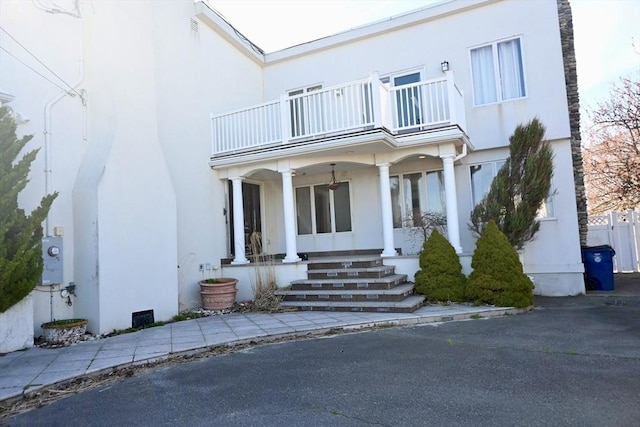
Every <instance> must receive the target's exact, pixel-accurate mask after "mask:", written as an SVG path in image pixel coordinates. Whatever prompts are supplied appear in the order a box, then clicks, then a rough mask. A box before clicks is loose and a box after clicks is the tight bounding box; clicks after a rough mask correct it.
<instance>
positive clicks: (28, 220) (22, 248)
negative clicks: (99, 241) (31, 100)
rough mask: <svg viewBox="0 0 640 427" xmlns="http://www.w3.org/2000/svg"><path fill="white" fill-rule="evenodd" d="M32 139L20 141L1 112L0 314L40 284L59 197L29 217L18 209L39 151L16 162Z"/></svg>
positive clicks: (51, 196)
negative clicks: (45, 231)
mask: <svg viewBox="0 0 640 427" xmlns="http://www.w3.org/2000/svg"><path fill="white" fill-rule="evenodd" d="M31 138H32V136H31V135H27V136H24V137H22V138H20V139H18V138H17V136H16V124H15V121H14V120H13V117H12V116H11V113H10V110H9V109H8V108H7V107H2V108H0V313H4V312H5V311H7V310H8V309H9V308H11V307H12V306H14V305H15V304H16V303H18V302H20V301H22V300H23V299H24V297H26V296H27V295H28V294H29V293H30V292H31V291H32V290H33V288H35V287H36V285H37V284H38V283H40V280H41V276H42V268H43V264H44V262H43V260H42V222H43V221H44V220H45V218H46V216H47V213H48V212H49V208H50V207H51V204H52V203H53V200H54V199H55V198H56V196H57V193H55V194H49V195H47V196H45V197H44V198H43V199H42V200H41V202H40V205H39V206H37V207H36V208H35V209H34V210H33V211H32V212H31V214H30V215H27V214H26V213H25V211H24V210H23V209H20V208H19V207H18V194H19V193H20V191H22V190H23V189H24V188H25V187H26V185H27V182H29V180H28V178H27V176H28V175H29V169H30V167H31V162H33V160H34V159H35V158H36V155H37V154H38V150H32V151H29V152H28V153H26V154H25V155H24V156H23V157H22V158H21V159H20V160H17V159H18V155H19V154H20V152H21V151H22V149H23V148H24V146H25V145H26V144H27V142H29V141H30V140H31Z"/></svg>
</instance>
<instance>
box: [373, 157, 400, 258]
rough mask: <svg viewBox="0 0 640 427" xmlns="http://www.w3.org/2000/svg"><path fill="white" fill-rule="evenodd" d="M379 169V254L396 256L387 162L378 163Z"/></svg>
mask: <svg viewBox="0 0 640 427" xmlns="http://www.w3.org/2000/svg"><path fill="white" fill-rule="evenodd" d="M378 169H379V170H380V205H381V206H380V208H381V210H382V238H383V241H384V249H383V250H382V253H381V254H380V256H383V257H389V256H396V255H398V253H397V252H396V248H395V244H394V242H393V213H392V210H391V185H390V184H389V164H388V163H385V164H383V165H378Z"/></svg>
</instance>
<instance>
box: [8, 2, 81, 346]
mask: <svg viewBox="0 0 640 427" xmlns="http://www.w3.org/2000/svg"><path fill="white" fill-rule="evenodd" d="M0 26H1V27H2V28H3V29H4V30H5V31H6V32H7V33H9V34H10V35H11V37H13V38H14V39H15V40H13V39H12V38H11V37H10V36H9V35H7V33H5V32H4V31H0V41H1V44H2V47H3V48H5V49H7V50H8V51H10V52H11V54H12V55H13V56H15V57H17V58H14V57H12V56H10V55H9V54H8V53H6V52H4V51H2V52H0V57H1V59H0V88H2V89H3V90H6V91H8V92H9V93H11V94H12V95H14V96H15V98H14V99H13V100H12V101H11V102H10V103H9V106H10V107H11V108H12V109H13V110H14V111H16V112H19V113H21V114H22V115H23V116H24V117H27V118H28V119H29V121H28V122H26V123H21V124H19V125H18V128H17V133H18V136H22V135H33V139H32V140H31V141H30V142H29V143H28V144H27V146H26V147H25V149H24V152H27V151H29V150H33V149H39V150H40V151H39V153H38V156H37V157H36V159H35V161H34V162H33V163H32V164H31V173H30V174H29V183H28V185H27V187H26V188H25V190H24V191H22V192H21V193H20V196H19V203H20V206H21V207H22V208H24V209H25V210H26V211H27V212H30V211H31V210H32V209H33V208H34V207H35V206H37V204H38V203H39V201H40V199H41V198H42V197H43V196H44V195H45V191H46V190H47V188H48V191H49V192H53V191H58V192H59V194H58V197H57V198H56V200H55V201H54V203H53V205H52V207H51V210H50V213H49V221H48V222H47V223H46V224H45V234H49V235H51V234H53V228H54V227H59V228H58V230H60V231H61V232H62V235H63V236H62V237H63V271H64V278H63V282H64V284H63V286H66V285H67V284H68V283H69V282H72V281H74V280H75V278H74V256H75V247H74V245H73V240H74V223H73V207H72V189H73V185H74V180H75V177H76V174H77V172H78V168H79V166H80V164H81V162H82V158H83V156H84V154H85V151H86V147H87V143H86V141H85V140H84V139H83V135H84V133H83V130H84V126H83V123H84V122H83V105H82V101H81V99H80V96H79V95H78V94H77V93H75V92H73V91H72V90H71V88H70V87H69V86H67V85H66V84H65V83H63V82H62V81H61V80H60V79H62V80H64V82H66V83H68V84H69V85H71V86H74V85H75V84H76V83H79V82H82V67H81V59H82V54H81V52H82V41H83V37H82V21H81V19H78V18H75V17H73V16H70V15H64V14H50V13H46V12H44V11H42V10H39V9H37V8H36V7H35V6H34V5H32V4H31V2H23V1H11V0H8V1H1V2H0ZM44 29H46V31H45V30H44ZM43 34H55V37H50V36H43ZM16 40H17V42H16ZM18 42H19V43H20V44H22V45H23V46H24V47H26V48H27V49H29V52H30V53H29V52H27V51H26V50H25V49H23V48H22V47H20V45H19V44H18ZM32 55H35V56H36V57H37V58H38V60H40V61H42V62H43V63H44V64H46V65H47V67H49V68H50V69H51V70H53V71H54V72H55V73H56V74H57V76H59V78H58V77H56V76H55V75H53V74H52V73H51V72H50V71H48V70H47V69H46V68H45V67H44V66H43V65H42V64H41V63H39V62H38V60H36V59H35V58H34V57H33V56H32ZM23 63H25V64H27V65H29V66H30V67H32V68H34V69H35V70H36V71H38V72H39V73H40V74H42V75H43V76H44V77H42V76H40V75H38V74H36V72H34V71H32V70H30V69H29V68H27V67H26V66H25V65H24V64H23ZM45 77H46V79H45ZM47 79H48V80H50V81H48V80H47ZM80 89H81V87H77V88H76V89H75V90H77V91H78V92H79V93H80V92H81V90H80ZM67 91H69V94H65V92H67ZM47 106H48V108H47ZM45 117H46V118H47V119H48V120H47V121H48V126H45ZM45 132H47V133H46V134H45ZM45 136H46V138H45ZM46 140H47V141H48V142H49V143H48V144H45V142H46ZM45 159H49V162H48V164H45ZM45 170H47V171H48V172H46V173H45ZM45 176H48V177H47V178H45ZM45 181H48V183H47V184H45ZM59 289H60V287H59V286H52V287H50V286H38V287H37V288H36V289H35V291H34V292H33V293H32V299H33V304H32V307H33V312H34V319H33V320H32V321H33V323H32V324H33V325H34V326H35V333H36V336H38V335H40V324H41V323H43V322H47V321H50V320H52V319H53V318H57V319H60V318H69V317H73V313H74V309H75V308H76V307H77V305H76V303H77V299H76V298H73V297H72V303H73V304H74V305H73V306H71V307H70V306H68V305H67V304H66V299H63V298H60V296H59ZM78 295H81V296H82V297H83V298H86V297H87V294H86V293H85V291H84V290H81V287H78Z"/></svg>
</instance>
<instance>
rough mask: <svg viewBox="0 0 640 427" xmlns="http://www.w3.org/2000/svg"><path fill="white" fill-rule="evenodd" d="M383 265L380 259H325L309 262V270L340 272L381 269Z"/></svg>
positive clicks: (365, 257)
mask: <svg viewBox="0 0 640 427" xmlns="http://www.w3.org/2000/svg"><path fill="white" fill-rule="evenodd" d="M381 265H383V264H382V258H380V257H371V256H369V257H367V256H359V257H325V258H321V259H318V260H309V263H308V264H307V270H340V269H350V268H371V267H379V266H381Z"/></svg>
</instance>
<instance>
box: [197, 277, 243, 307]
mask: <svg viewBox="0 0 640 427" xmlns="http://www.w3.org/2000/svg"><path fill="white" fill-rule="evenodd" d="M236 283H238V279H231V278H228V277H221V278H219V279H207V280H201V281H200V282H198V284H199V285H200V296H201V297H202V308H204V309H205V310H226V309H229V308H231V307H233V303H234V302H235V301H236V292H237V291H238V290H237V289H236Z"/></svg>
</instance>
